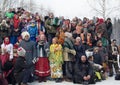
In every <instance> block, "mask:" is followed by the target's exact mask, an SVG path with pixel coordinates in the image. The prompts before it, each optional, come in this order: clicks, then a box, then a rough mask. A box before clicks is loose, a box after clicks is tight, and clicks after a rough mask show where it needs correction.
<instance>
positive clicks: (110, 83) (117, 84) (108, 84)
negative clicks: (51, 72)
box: [29, 77, 120, 85]
mask: <svg viewBox="0 0 120 85" xmlns="http://www.w3.org/2000/svg"><path fill="white" fill-rule="evenodd" d="M29 85H80V84H73V83H71V82H65V81H63V82H61V83H55V82H54V81H47V82H42V83H38V81H35V82H33V83H29ZM95 85H120V80H119V81H116V80H114V77H109V78H108V79H107V80H104V81H101V82H97V83H96V84H95Z"/></svg>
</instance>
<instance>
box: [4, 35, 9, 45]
mask: <svg viewBox="0 0 120 85" xmlns="http://www.w3.org/2000/svg"><path fill="white" fill-rule="evenodd" d="M6 38H8V39H9V37H5V38H4V41H3V43H4V45H8V44H10V39H9V40H8V41H5V39H6Z"/></svg>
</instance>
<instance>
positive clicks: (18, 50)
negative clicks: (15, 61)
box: [17, 47, 26, 56]
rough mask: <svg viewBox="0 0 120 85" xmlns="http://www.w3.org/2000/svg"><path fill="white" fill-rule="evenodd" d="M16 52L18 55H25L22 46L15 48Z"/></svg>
mask: <svg viewBox="0 0 120 85" xmlns="http://www.w3.org/2000/svg"><path fill="white" fill-rule="evenodd" d="M17 54H18V56H25V54H26V51H25V49H24V48H22V47H19V48H18V49H17Z"/></svg>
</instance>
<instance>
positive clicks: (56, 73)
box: [50, 63, 63, 78]
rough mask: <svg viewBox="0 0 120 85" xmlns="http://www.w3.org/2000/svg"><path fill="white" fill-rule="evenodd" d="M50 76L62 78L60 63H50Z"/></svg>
mask: <svg viewBox="0 0 120 85" xmlns="http://www.w3.org/2000/svg"><path fill="white" fill-rule="evenodd" d="M50 69H51V78H63V71H62V64H55V63H50Z"/></svg>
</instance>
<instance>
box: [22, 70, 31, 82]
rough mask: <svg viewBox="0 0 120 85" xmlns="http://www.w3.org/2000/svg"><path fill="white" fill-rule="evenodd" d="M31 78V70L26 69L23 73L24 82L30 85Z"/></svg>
mask: <svg viewBox="0 0 120 85" xmlns="http://www.w3.org/2000/svg"><path fill="white" fill-rule="evenodd" d="M30 77H31V69H25V70H24V72H23V79H22V82H23V83H25V84H26V83H28V81H29V80H30Z"/></svg>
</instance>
